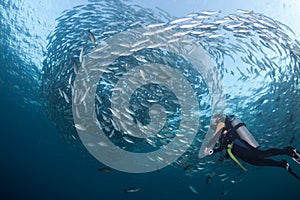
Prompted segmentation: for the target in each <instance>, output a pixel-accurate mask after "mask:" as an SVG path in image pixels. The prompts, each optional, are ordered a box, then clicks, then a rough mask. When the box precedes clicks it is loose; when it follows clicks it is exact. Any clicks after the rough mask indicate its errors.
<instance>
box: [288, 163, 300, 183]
mask: <svg viewBox="0 0 300 200" xmlns="http://www.w3.org/2000/svg"><path fill="white" fill-rule="evenodd" d="M286 170H287V171H288V172H289V173H290V174H292V175H293V176H294V177H296V178H297V179H298V180H300V176H298V175H297V174H295V173H294V172H293V171H292V169H291V167H290V165H289V164H288V163H287V165H286Z"/></svg>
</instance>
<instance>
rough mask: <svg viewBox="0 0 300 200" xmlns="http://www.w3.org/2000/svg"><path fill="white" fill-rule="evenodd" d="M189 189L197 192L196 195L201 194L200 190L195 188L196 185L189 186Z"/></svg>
mask: <svg viewBox="0 0 300 200" xmlns="http://www.w3.org/2000/svg"><path fill="white" fill-rule="evenodd" d="M189 189H190V190H191V191H192V192H193V193H194V194H196V195H199V192H198V191H197V190H196V189H195V187H194V186H191V185H190V186H189Z"/></svg>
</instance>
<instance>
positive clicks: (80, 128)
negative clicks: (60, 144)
mask: <svg viewBox="0 0 300 200" xmlns="http://www.w3.org/2000/svg"><path fill="white" fill-rule="evenodd" d="M75 128H76V129H78V130H81V131H86V128H85V127H84V126H82V125H81V124H75Z"/></svg>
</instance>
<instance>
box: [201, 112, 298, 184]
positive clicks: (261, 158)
mask: <svg viewBox="0 0 300 200" xmlns="http://www.w3.org/2000/svg"><path fill="white" fill-rule="evenodd" d="M220 116H221V115H219V119H217V121H215V128H216V127H217V128H216V132H215V134H214V135H215V136H214V137H217V136H218V137H219V141H218V143H217V144H216V145H215V147H214V148H213V149H211V150H209V152H207V154H210V155H211V154H213V153H217V152H221V151H222V150H226V155H225V156H223V157H222V156H221V157H220V159H221V160H222V159H224V158H228V157H231V158H232V159H233V160H234V161H235V162H236V163H237V164H238V165H239V166H240V167H241V168H242V169H244V170H245V171H246V170H247V169H246V168H245V167H244V166H243V165H242V164H241V163H240V162H239V160H238V159H237V158H240V159H241V160H243V161H245V162H247V163H250V164H252V165H257V166H274V167H282V168H285V169H286V170H287V171H288V172H289V173H291V174H292V175H293V176H295V177H296V178H298V179H299V180H300V177H299V176H298V175H296V174H295V173H294V172H293V171H292V169H291V167H290V165H289V163H288V162H287V161H286V160H284V159H282V160H281V161H276V160H273V159H269V157H272V156H277V155H287V156H290V157H292V158H293V160H295V161H296V162H297V163H298V164H300V153H299V152H297V151H296V149H295V148H294V147H291V146H289V147H285V148H283V149H278V148H271V149H267V150H259V149H258V145H257V146H256V147H253V146H252V145H250V144H249V141H248V142H247V141H245V140H244V139H242V138H241V136H240V135H241V133H240V134H239V133H238V132H237V130H238V129H239V128H240V127H242V126H245V124H244V123H238V124H237V125H235V126H233V125H232V121H233V120H234V118H233V116H231V117H226V118H225V119H224V117H223V119H222V117H220ZM224 122H225V123H224ZM217 133H218V134H217ZM253 139H254V138H253ZM254 140H255V139H254ZM255 142H256V141H255ZM250 143H251V141H250Z"/></svg>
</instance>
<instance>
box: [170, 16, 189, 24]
mask: <svg viewBox="0 0 300 200" xmlns="http://www.w3.org/2000/svg"><path fill="white" fill-rule="evenodd" d="M191 19H192V17H184V18H180V19H175V20H173V21H171V22H170V24H178V23H181V22H185V21H187V20H191Z"/></svg>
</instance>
